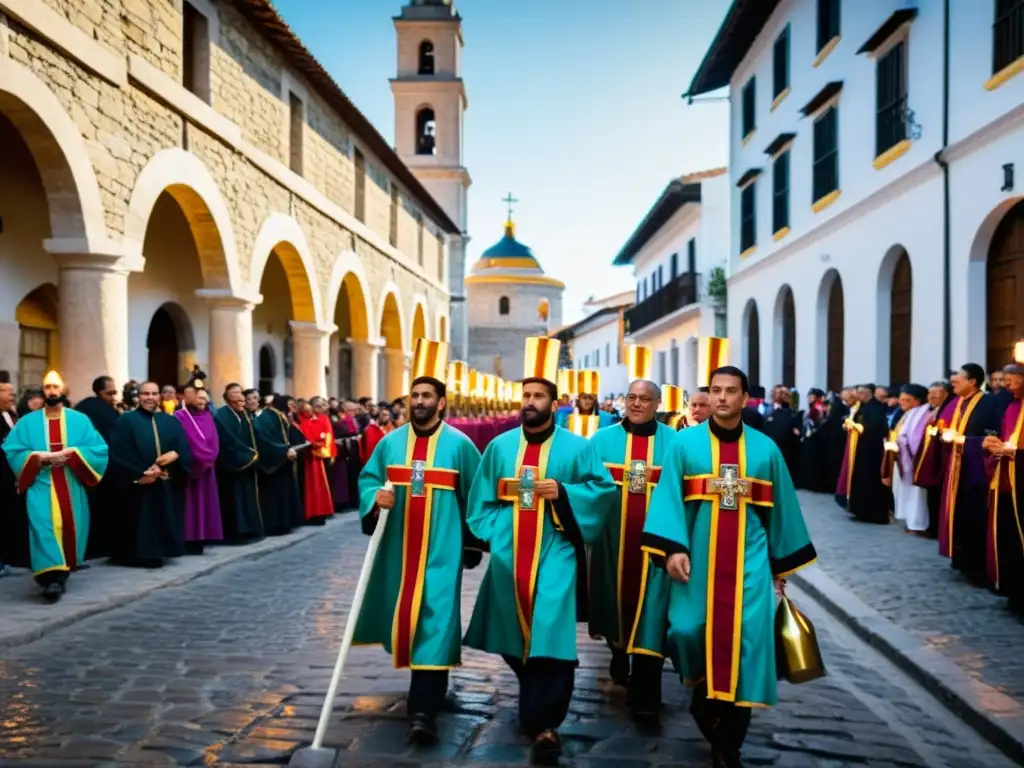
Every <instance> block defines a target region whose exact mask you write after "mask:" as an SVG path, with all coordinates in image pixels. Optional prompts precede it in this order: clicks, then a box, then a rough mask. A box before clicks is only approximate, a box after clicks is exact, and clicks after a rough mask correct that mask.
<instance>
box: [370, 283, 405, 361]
mask: <svg viewBox="0 0 1024 768" xmlns="http://www.w3.org/2000/svg"><path fill="white" fill-rule="evenodd" d="M376 329H377V335H378V337H379V338H382V339H383V340H384V346H385V347H387V348H389V349H401V350H405V349H406V347H405V344H404V343H403V342H404V339H405V338H406V336H405V318H404V317H403V315H402V294H401V293H400V292H399V290H398V286H397V285H395V284H394V283H393V282H392V281H390V280H388V281H387V282H386V283H385V284H384V288H383V289H382V290H381V292H380V300H379V301H378V302H377V325H376Z"/></svg>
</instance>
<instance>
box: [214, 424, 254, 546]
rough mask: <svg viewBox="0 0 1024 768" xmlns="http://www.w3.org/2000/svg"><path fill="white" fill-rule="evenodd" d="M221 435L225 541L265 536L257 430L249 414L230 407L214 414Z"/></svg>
mask: <svg viewBox="0 0 1024 768" xmlns="http://www.w3.org/2000/svg"><path fill="white" fill-rule="evenodd" d="M213 420H214V422H215V423H216V425H217V436H218V437H219V438H220V453H218V454H217V491H218V493H219V494H220V514H221V518H222V520H223V521H224V541H226V542H240V541H246V540H249V539H261V538H263V533H264V531H263V514H262V511H261V509H260V500H259V486H258V484H257V479H256V472H257V470H256V464H257V461H258V460H259V451H258V449H257V443H256V431H255V429H254V428H253V423H252V419H251V417H250V416H249V414H248V413H246V412H245V411H242V412H241V413H236V412H235V411H234V410H232V409H231V408H230V407H229V406H226V405H225V406H224V407H223V408H218V409H217V412H216V413H215V414H214V416H213Z"/></svg>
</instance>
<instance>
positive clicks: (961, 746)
mask: <svg viewBox="0 0 1024 768" xmlns="http://www.w3.org/2000/svg"><path fill="white" fill-rule="evenodd" d="M809 517H815V516H814V515H809ZM817 517H819V518H821V519H820V520H819V519H815V522H814V523H813V525H814V527H815V528H816V529H818V528H820V524H822V522H823V520H824V517H823V516H822V515H818V516H817ZM823 535H824V532H823V531H819V535H818V537H817V542H818V543H819V546H820V548H821V549H822V551H823V555H824V557H823V559H825V560H826V561H827V560H828V559H829V558H832V557H835V558H837V559H839V558H842V557H854V556H857V557H860V556H861V555H864V554H865V553H864V551H863V550H862V549H861V548H860V547H859V546H856V545H855V544H853V545H851V542H850V541H849V540H847V541H837V542H834V543H832V542H826V541H821V538H822V536H823ZM904 538H906V539H908V540H907V541H906V545H907V546H909V547H910V548H911V549H917V548H918V545H922V546H921V547H920V548H922V549H923V548H924V547H925V546H929V545H926V543H924V542H917V541H913V540H909V537H902V538H900V539H899V540H898V543H903V539H904ZM365 546H366V539H365V537H363V536H362V535H360V533H359V530H358V526H357V525H356V524H355V521H354V520H353V518H352V517H351V516H348V517H346V518H345V519H342V520H335V521H333V522H332V523H331V524H330V525H329V526H328V527H327V528H326V529H324V530H322V531H321V532H320V533H319V534H318V535H316V536H312V537H311V538H308V539H307V540H305V541H302V542H300V543H298V544H296V545H295V546H293V547H290V548H287V549H284V550H282V551H280V552H275V553H272V554H268V555H266V556H264V557H263V558H261V559H259V560H254V561H244V562H238V563H234V564H231V565H227V566H225V567H224V568H222V569H221V570H218V571H216V572H214V573H212V574H209V575H207V576H205V577H203V578H201V579H197V580H195V581H191V582H189V583H187V584H183V585H181V586H178V587H173V588H169V589H162V590H159V591H157V592H154V593H152V594H150V595H148V596H146V597H144V598H142V599H141V600H139V601H138V602H135V603H132V604H130V605H127V606H125V607H122V608H118V609H115V610H113V611H110V612H107V613H103V614H99V615H96V616H93V617H91V618H87V619H84V620H82V621H80V622H78V623H76V624H73V625H71V626H69V627H66V628H63V629H60V630H56V631H54V632H52V633H51V634H49V635H47V636H46V637H44V638H42V639H40V640H38V641H36V642H33V643H30V644H27V645H22V646H20V647H17V648H13V649H10V650H8V651H4V652H3V653H4V655H3V660H2V661H0V765H11V766H20V767H25V768H28V766H46V768H72V767H75V768H78V767H79V766H81V768H86V767H87V766H88V767H89V768H108V767H109V768H113V766H123V765H145V766H162V765H168V766H171V765H208V766H230V765H241V764H245V765H250V766H252V765H257V766H258V765H281V764H283V763H285V762H286V761H287V759H288V757H289V756H290V754H291V753H292V752H293V751H294V750H295V749H296V748H298V747H299V746H302V745H303V744H308V743H309V742H310V741H311V740H312V735H313V730H314V728H315V725H316V718H317V716H318V714H319V709H320V705H321V702H322V696H323V694H324V692H325V690H326V687H327V682H328V678H329V676H330V671H331V667H332V666H333V662H334V656H335V652H336V649H337V646H338V643H339V642H340V638H341V634H342V628H343V625H344V621H345V617H346V614H347V611H348V606H349V601H350V597H351V593H352V590H353V588H354V584H355V581H356V577H357V575H358V572H359V567H360V564H361V559H362V554H363V552H364V550H365ZM873 556H875V555H874V553H872V557H873ZM935 559H937V557H936V558H935ZM853 567H858V566H856V565H855V566H853ZM865 570H866V571H867V572H868V573H871V572H872V570H875V571H876V573H875V575H877V569H872V568H867V569H865ZM482 572H483V569H482V568H480V569H477V570H475V571H472V572H469V574H468V577H467V579H466V584H465V593H464V602H463V604H464V618H465V619H468V615H469V610H470V607H471V605H472V600H473V597H474V596H475V592H476V586H477V584H478V582H479V578H480V576H481V575H482ZM908 590H909V588H908ZM933 591H938V590H933ZM908 594H909V591H908ZM791 596H792V597H793V599H794V600H795V601H796V602H797V604H798V605H800V607H801V608H802V609H803V610H805V612H806V613H808V615H809V616H810V617H811V618H812V620H813V621H814V622H815V625H816V628H817V630H818V635H819V639H820V642H821V644H822V649H823V652H824V654H825V659H826V664H827V665H828V668H829V673H830V675H829V677H827V678H825V679H824V680H820V681H816V682H814V683H810V684H807V685H804V686H799V687H794V686H788V685H784V686H783V687H782V690H781V692H780V696H781V699H782V703H781V705H780V706H779V707H777V708H776V709H774V710H771V711H763V712H762V711H759V712H756V713H755V715H754V722H753V726H752V728H751V734H750V737H749V738H748V741H747V748H746V750H745V757H746V762H747V764H748V765H754V766H766V765H772V766H778V768H812V767H817V768H842V766H852V765H858V766H861V765H867V766H873V767H874V768H882V767H883V766H908V767H917V766H920V767H921V768H943V767H948V768H975V767H976V768H1000V767H1001V766H1008V765H1011V763H1010V762H1009V761H1008V760H1007V759H1006V758H1004V757H1002V756H1001V755H1000V754H999V753H998V752H996V751H995V750H994V748H992V747H990V746H989V745H987V744H986V743H984V742H982V741H981V740H980V738H979V737H978V736H976V735H975V734H974V732H973V731H971V730H970V729H969V728H967V727H966V726H965V725H963V724H962V723H961V722H960V721H958V720H956V719H955V718H953V717H952V716H951V715H949V714H948V713H947V712H945V711H944V710H941V709H940V708H939V707H938V705H937V704H936V703H935V702H934V700H933V699H931V698H929V697H927V696H925V695H923V694H922V692H921V691H920V689H919V688H917V686H916V685H915V684H913V683H911V682H910V681H909V680H908V679H907V678H906V677H904V676H903V675H902V674H901V673H899V672H898V671H896V670H895V668H894V667H892V666H891V665H889V663H888V662H887V661H885V660H884V659H883V658H882V657H880V656H879V655H877V654H876V653H875V652H874V651H873V650H871V649H870V648H868V647H867V646H866V645H865V644H863V643H862V642H860V641H859V640H857V639H855V638H854V637H853V636H852V634H851V633H850V632H849V631H847V630H846V629H845V628H844V627H843V626H841V625H840V624H838V623H837V622H836V621H835V620H834V619H832V618H830V617H829V615H828V614H826V613H825V612H824V611H823V610H822V609H820V608H818V607H817V605H816V604H815V603H813V602H811V601H810V600H809V598H807V597H806V596H803V595H802V594H801V593H799V592H798V591H796V590H792V594H791ZM75 599H77V596H76V594H75V592H74V590H72V591H71V592H69V593H68V595H67V597H66V598H65V600H67V601H72V600H75ZM581 643H582V645H581V650H582V652H581V663H582V667H581V669H580V671H579V673H578V675H577V686H576V695H575V699H574V703H573V707H572V710H571V714H570V717H569V720H568V722H567V723H566V725H565V727H564V729H563V735H564V737H565V745H566V752H567V759H566V761H565V762H566V763H567V764H573V765H576V766H590V767H592V768H597V767H598V766H605V767H606V768H644V766H694V767H696V766H706V765H708V751H707V749H706V747H705V745H704V743H703V740H702V738H701V737H700V735H699V733H698V732H697V730H696V728H695V727H694V726H693V724H692V721H691V720H690V718H689V716H688V715H687V714H686V713H685V705H686V702H687V694H686V693H685V692H684V690H683V689H682V687H681V686H680V685H679V684H678V683H677V681H676V679H675V677H674V676H671V672H670V671H669V672H667V673H666V674H667V675H669V676H670V677H667V678H666V686H665V690H666V698H667V711H666V713H665V717H664V723H665V726H664V729H663V732H662V733H661V734H659V735H657V736H655V737H651V736H647V735H644V734H642V733H639V732H638V731H636V730H635V729H634V728H633V727H632V726H631V725H630V723H629V720H628V718H627V717H626V716H625V706H624V697H623V695H622V693H621V692H620V691H618V690H617V689H615V688H613V687H612V685H611V684H610V682H609V680H608V676H607V671H606V666H607V654H606V652H605V651H604V650H603V648H601V647H600V646H599V645H598V644H596V643H594V642H592V641H590V640H589V639H583V640H582V641H581ZM1018 647H1019V646H1018ZM464 661H465V665H464V666H463V667H462V668H461V669H459V670H457V671H456V673H455V674H454V675H453V688H454V691H455V698H454V699H453V701H452V705H451V711H450V712H448V713H446V714H445V715H444V716H443V718H442V723H441V730H442V739H443V740H442V743H441V744H440V745H439V746H438V747H437V748H435V749H433V750H431V751H421V752H413V751H411V750H410V749H409V748H408V747H407V746H406V738H405V737H406V724H405V721H404V714H405V712H404V702H403V699H404V690H405V687H406V683H407V677H406V674H405V673H403V672H396V671H395V670H393V669H391V668H390V666H389V659H388V658H387V657H385V656H384V654H383V653H382V652H381V651H380V650H379V649H370V648H364V649H358V650H356V651H355V652H354V653H353V656H352V657H351V658H350V663H349V667H348V674H347V675H346V679H345V680H344V681H343V683H342V687H341V691H342V694H343V695H341V696H340V697H339V699H338V701H337V702H336V707H335V709H336V715H335V719H334V722H333V723H332V726H331V729H330V731H329V734H328V739H327V741H328V744H329V745H331V746H335V747H339V748H341V749H342V750H343V755H342V758H343V759H342V765H344V766H370V765H376V766H382V765H395V766H402V767H403V768H413V767H419V766H433V765H441V764H442V763H444V764H446V765H487V766H491V765H522V764H524V763H525V760H526V754H527V750H526V747H527V744H526V743H525V742H524V740H523V739H522V737H520V736H519V734H518V733H517V732H516V729H515V726H514V722H515V699H514V697H515V693H516V688H515V683H514V678H513V676H512V675H511V673H509V672H507V671H506V669H505V666H504V664H503V663H502V662H501V661H500V660H498V659H494V658H491V657H487V656H484V655H481V654H477V653H468V654H466V655H465V657H464Z"/></svg>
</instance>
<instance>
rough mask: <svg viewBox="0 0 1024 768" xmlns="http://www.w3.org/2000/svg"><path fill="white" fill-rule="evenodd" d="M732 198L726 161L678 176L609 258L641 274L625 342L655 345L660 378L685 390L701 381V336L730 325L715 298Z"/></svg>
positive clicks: (637, 277)
mask: <svg viewBox="0 0 1024 768" xmlns="http://www.w3.org/2000/svg"><path fill="white" fill-rule="evenodd" d="M729 197H730V195H729V177H728V175H727V174H726V170H725V169H724V168H716V169H714V170H711V171H704V172H701V173H694V174H689V175H686V176H682V177H680V178H676V179H673V180H672V181H671V182H669V184H668V186H667V187H665V190H664V191H663V192H662V193H661V196H660V197H659V198H658V200H657V201H656V202H655V203H654V205H653V206H652V207H651V209H650V210H649V211H648V212H647V215H646V216H645V217H644V219H643V221H642V222H640V225H639V226H638V227H637V228H636V231H635V232H633V234H632V235H630V237H629V240H627V242H626V244H625V245H624V246H622V249H621V250H620V251H619V253H618V255H617V256H616V257H615V260H614V261H613V262H612V263H613V264H615V265H617V266H626V265H628V266H631V267H632V268H633V276H634V278H635V280H636V297H635V298H636V304H635V306H633V307H631V308H630V309H628V310H627V311H626V312H625V325H626V328H625V331H626V342H627V343H630V344H643V345H645V346H648V347H650V348H651V349H652V351H653V353H654V378H655V380H656V381H658V382H659V383H662V384H675V385H677V386H681V387H683V389H685V390H686V391H687V392H693V391H694V390H695V389H696V388H697V339H698V337H700V336H716V335H724V332H725V317H724V309H723V307H722V305H721V302H720V301H718V300H716V299H714V298H712V297H713V296H714V295H715V293H716V291H715V288H714V284H715V282H716V280H715V274H716V272H717V275H718V277H717V280H718V282H719V284H721V283H723V282H724V278H725V268H726V254H727V253H728V250H729ZM723 287H724V286H723ZM709 288H710V289H711V290H710V293H711V296H709Z"/></svg>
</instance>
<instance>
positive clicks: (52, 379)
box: [43, 371, 64, 389]
mask: <svg viewBox="0 0 1024 768" xmlns="http://www.w3.org/2000/svg"><path fill="white" fill-rule="evenodd" d="M43 386H44V387H49V386H56V387H60V388H61V389H64V379H62V378H61V377H60V374H59V373H57V372H56V371H50V372H49V373H48V374H46V378H44V379H43Z"/></svg>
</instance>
